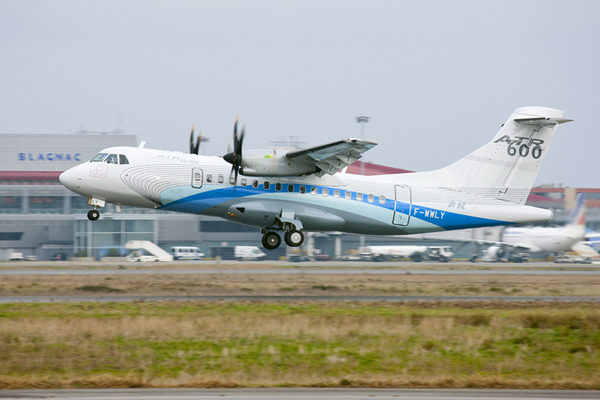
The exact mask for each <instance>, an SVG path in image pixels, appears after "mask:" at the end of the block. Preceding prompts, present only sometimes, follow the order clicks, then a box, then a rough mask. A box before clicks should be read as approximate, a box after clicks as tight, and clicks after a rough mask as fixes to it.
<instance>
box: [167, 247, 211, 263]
mask: <svg viewBox="0 0 600 400" xmlns="http://www.w3.org/2000/svg"><path fill="white" fill-rule="evenodd" d="M171 255H172V256H173V259H174V260H202V259H203V258H204V253H201V252H200V249H199V248H197V247H195V246H173V247H171Z"/></svg>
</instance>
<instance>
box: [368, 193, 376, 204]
mask: <svg viewBox="0 0 600 400" xmlns="http://www.w3.org/2000/svg"><path fill="white" fill-rule="evenodd" d="M374 200H375V196H373V195H372V194H370V195H369V203H372V202H373V201H374Z"/></svg>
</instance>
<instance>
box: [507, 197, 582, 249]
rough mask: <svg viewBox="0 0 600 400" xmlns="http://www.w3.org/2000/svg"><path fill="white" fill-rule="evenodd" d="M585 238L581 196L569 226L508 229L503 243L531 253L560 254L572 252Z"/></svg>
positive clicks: (578, 198)
mask: <svg viewBox="0 0 600 400" xmlns="http://www.w3.org/2000/svg"><path fill="white" fill-rule="evenodd" d="M584 237H585V198H584V196H583V194H579V195H578V196H577V201H576V205H575V208H574V209H573V213H572V214H571V218H570V219H569V223H568V224H567V225H565V226H558V227H541V226H535V227H521V228H517V227H514V228H507V229H505V230H504V232H503V233H502V242H503V243H504V244H508V245H512V246H513V247H514V248H518V249H520V250H521V251H527V252H529V253H542V252H544V253H558V252H561V251H568V250H571V248H572V247H573V246H574V245H575V244H576V243H577V242H580V241H582V240H583V239H584Z"/></svg>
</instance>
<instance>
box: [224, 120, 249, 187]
mask: <svg viewBox="0 0 600 400" xmlns="http://www.w3.org/2000/svg"><path fill="white" fill-rule="evenodd" d="M237 124H238V118H237V117H236V119H235V124H234V125H233V152H230V153H227V154H225V155H224V156H223V159H224V160H225V161H227V162H228V163H230V164H231V172H230V174H229V175H230V176H231V173H234V174H235V179H234V181H233V182H234V183H233V184H234V186H235V185H237V177H238V174H239V172H240V167H241V165H242V144H243V143H244V134H245V133H246V125H244V127H243V128H242V132H240V135H239V137H238V133H237Z"/></svg>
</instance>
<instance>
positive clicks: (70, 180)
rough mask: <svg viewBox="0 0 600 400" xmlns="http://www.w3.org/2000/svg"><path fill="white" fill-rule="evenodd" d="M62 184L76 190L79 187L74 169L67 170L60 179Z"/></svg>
mask: <svg viewBox="0 0 600 400" xmlns="http://www.w3.org/2000/svg"><path fill="white" fill-rule="evenodd" d="M58 180H59V181H60V183H62V184H63V186H65V187H67V188H74V187H76V185H77V183H76V182H77V177H76V175H75V173H74V171H73V168H71V169H68V170H66V171H65V172H63V173H62V174H60V176H59V177H58Z"/></svg>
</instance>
